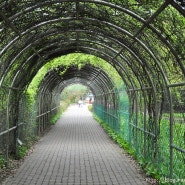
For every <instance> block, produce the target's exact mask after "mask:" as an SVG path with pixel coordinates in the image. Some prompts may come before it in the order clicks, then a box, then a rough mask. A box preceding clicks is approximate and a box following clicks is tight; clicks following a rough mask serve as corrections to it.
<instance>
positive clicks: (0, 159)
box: [0, 155, 6, 169]
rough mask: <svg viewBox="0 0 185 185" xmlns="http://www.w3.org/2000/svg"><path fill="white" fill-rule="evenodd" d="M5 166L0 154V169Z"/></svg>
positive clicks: (4, 160)
mask: <svg viewBox="0 0 185 185" xmlns="http://www.w3.org/2000/svg"><path fill="white" fill-rule="evenodd" d="M5 166H6V159H5V157H4V156H2V155H0V169H3V168H5Z"/></svg>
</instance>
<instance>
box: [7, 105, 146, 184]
mask: <svg viewBox="0 0 185 185" xmlns="http://www.w3.org/2000/svg"><path fill="white" fill-rule="evenodd" d="M4 184H6V185H34V184H37V185H113V184H114V185H141V184H142V185H146V184H147V183H146V182H145V181H144V178H143V177H142V176H141V174H139V171H137V170H136V169H135V168H134V167H133V165H132V162H131V160H130V159H129V158H128V157H127V156H125V155H124V154H123V152H122V150H121V149H120V148H119V146H118V145H116V144H115V143H114V142H113V141H112V140H111V139H110V138H109V137H108V136H107V135H106V134H105V132H104V131H103V129H102V128H101V126H99V124H98V123H97V122H96V121H94V120H93V118H92V115H91V113H89V112H88V111H87V108H86V107H82V108H79V107H78V106H77V105H73V106H70V107H69V108H68V110H67V111H66V112H65V113H64V114H63V116H62V117H61V118H60V120H59V121H58V122H57V124H56V125H55V126H54V127H53V128H52V129H51V130H50V131H49V132H48V133H47V134H46V135H45V136H44V137H43V138H42V139H41V140H40V141H39V142H38V143H37V144H36V146H35V149H34V152H33V153H32V154H31V155H30V156H29V157H27V158H26V159H25V161H24V163H23V164H22V165H21V167H20V168H19V169H18V170H17V172H16V173H15V175H14V177H9V178H8V179H7V180H6V181H5V183H4Z"/></svg>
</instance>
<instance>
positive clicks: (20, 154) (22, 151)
mask: <svg viewBox="0 0 185 185" xmlns="http://www.w3.org/2000/svg"><path fill="white" fill-rule="evenodd" d="M27 151H28V148H27V147H26V146H25V145H21V146H20V145H19V146H18V150H17V158H18V159H22V158H23V157H24V156H25V155H26V153H27Z"/></svg>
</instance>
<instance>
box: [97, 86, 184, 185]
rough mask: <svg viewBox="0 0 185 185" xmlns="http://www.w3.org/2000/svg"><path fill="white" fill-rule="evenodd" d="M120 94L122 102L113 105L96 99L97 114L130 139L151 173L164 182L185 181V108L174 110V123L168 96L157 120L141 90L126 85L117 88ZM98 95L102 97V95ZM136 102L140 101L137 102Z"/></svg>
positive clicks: (122, 135)
mask: <svg viewBox="0 0 185 185" xmlns="http://www.w3.org/2000/svg"><path fill="white" fill-rule="evenodd" d="M177 92H179V89H177ZM133 93H134V94H135V95H134V96H133ZM117 97H118V102H119V103H118V106H117V107H115V108H114V109H113V108H112V107H111V106H107V104H106V103H105V104H101V103H102V102H101V101H95V103H94V112H95V114H96V115H97V116H98V117H99V118H100V119H102V120H103V121H104V122H105V123H106V124H108V125H109V127H110V128H111V129H113V130H114V131H115V132H116V133H117V134H119V135H120V136H121V137H122V138H123V139H124V140H125V141H127V142H128V144H129V146H130V148H131V149H133V150H134V151H135V154H136V156H137V158H138V160H139V161H140V163H141V164H142V165H143V166H144V167H145V169H147V171H148V173H150V175H152V173H153V174H155V175H156V174H158V175H159V176H158V177H159V178H160V179H159V182H160V183H161V184H162V183H164V184H165V183H166V184H170V183H172V184H179V185H180V184H183V183H184V181H185V180H184V179H185V153H184V149H183V148H184V146H185V124H184V113H182V111H180V112H179V113H174V114H173V119H174V123H173V125H171V124H170V112H169V111H168V110H169V107H168V106H169V104H168V100H167V99H164V104H165V106H164V108H163V111H162V112H161V115H159V116H158V119H157V120H154V119H153V118H152V117H151V116H150V113H149V112H148V110H147V108H146V107H147V106H146V104H145V103H146V102H145V101H144V99H143V92H142V91H137V92H130V91H128V90H127V89H126V88H125V87H123V88H122V89H119V90H117ZM131 97H132V99H130V98H131ZM134 97H135V98H137V100H136V99H134ZM97 98H98V100H99V99H101V98H103V96H102V97H101V96H98V97H97ZM134 102H135V103H136V102H137V105H136V104H135V103H134ZM176 104H177V103H176ZM181 104H182V103H181ZM178 105H180V104H178ZM182 108H183V107H181V109H182ZM178 110H179V109H178ZM170 127H172V128H170ZM171 130H172V132H171ZM172 140H173V144H172V143H171V142H172ZM171 145H173V146H171ZM172 147H173V149H172Z"/></svg>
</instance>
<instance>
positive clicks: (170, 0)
mask: <svg viewBox="0 0 185 185" xmlns="http://www.w3.org/2000/svg"><path fill="white" fill-rule="evenodd" d="M65 2H75V1H70V0H68V1H67V0H66V1H65ZM79 2H92V3H96V4H97V3H98V4H103V5H106V6H109V7H116V9H119V10H121V9H122V10H123V8H121V7H120V6H117V5H114V4H111V3H109V2H104V1H100V0H95V1H92V0H91V1H88V0H84V1H78V2H77V3H79ZM168 5H172V6H173V7H175V8H176V9H178V10H179V11H180V12H181V13H182V14H183V15H184V11H182V9H180V7H179V6H178V8H177V6H176V4H174V1H173V0H166V1H165V2H164V4H163V6H161V8H160V9H158V11H157V12H156V13H155V14H154V15H153V16H152V17H150V19H148V20H144V19H142V18H141V17H139V16H137V15H135V14H133V13H132V12H130V11H128V10H127V9H125V10H124V11H127V14H128V15H132V17H134V18H135V19H138V20H139V21H140V22H142V23H143V26H142V27H141V28H140V30H139V31H138V32H137V33H136V34H135V35H130V36H131V38H133V40H135V42H137V43H138V44H139V46H140V47H141V48H143V49H144V50H146V52H147V53H148V54H149V55H150V56H151V58H153V61H154V62H155V63H156V64H157V65H158V67H159V69H160V71H161V74H162V76H163V80H164V85H165V88H166V89H167V92H168V98H169V101H170V104H171V113H172V114H173V111H172V97H171V93H170V87H171V86H172V85H173V84H169V82H168V79H167V77H166V75H165V72H164V71H163V69H162V68H161V67H160V63H159V61H158V60H157V59H156V58H155V55H154V54H153V53H152V52H151V51H150V49H149V48H148V47H147V46H146V45H145V44H144V43H143V42H142V41H141V40H140V39H139V34H140V33H141V32H142V31H143V30H144V28H149V29H151V30H152V32H153V33H154V34H155V35H157V36H158V38H159V40H160V41H162V42H163V43H164V44H165V45H166V46H167V48H168V49H169V50H170V51H171V53H172V54H173V55H174V56H175V57H176V60H177V62H178V65H179V66H180V67H181V70H182V72H183V74H185V70H184V66H183V64H182V62H181V61H180V59H179V57H178V55H177V53H176V52H175V50H174V49H173V46H171V45H170V43H168V42H167V41H165V39H164V37H162V36H161V35H160V34H159V32H158V31H157V30H156V29H155V28H153V27H152V26H151V23H152V21H153V20H154V19H155V17H156V16H158V15H159V14H160V12H161V11H163V10H164V9H165V8H166V7H167V6H168ZM1 8H2V6H1ZM28 11H29V10H28ZM23 13H24V12H22V14H23ZM1 17H3V16H2V15H1ZM78 18H79V17H78ZM4 20H5V22H7V24H8V25H9V27H10V28H11V29H12V30H13V32H15V35H16V34H17V35H18V36H17V37H16V38H13V40H12V41H11V42H10V43H9V45H6V46H5V48H3V50H2V52H1V53H2V54H3V52H5V51H6V49H8V48H9V46H10V44H11V43H16V39H17V40H18V39H20V38H21V37H22V36H24V35H23V34H24V33H19V31H17V30H16V28H15V26H14V25H13V24H12V22H11V21H10V22H9V20H8V19H6V17H4ZM105 24H107V25H111V26H112V25H113V24H111V23H108V22H105ZM112 28H113V27H111V29H112ZM114 29H115V30H118V26H116V24H115V25H114ZM109 31H110V30H109ZM128 33H129V34H130V32H128ZM25 35H26V34H25ZM77 39H78V38H77ZM133 43H134V42H133ZM129 47H130V48H131V46H129ZM10 48H11V47H10ZM32 49H33V52H34V55H36V56H37V57H38V58H39V60H38V61H40V60H42V57H40V55H39V53H38V52H37V51H36V50H35V49H34V48H32ZM86 49H87V47H86ZM23 50H24V49H22V51H23ZM104 52H105V50H104ZM100 53H102V51H100ZM121 55H122V51H120V54H119V55H117V54H116V55H115V56H114V57H113V59H114V58H118V57H121V58H122V56H121ZM1 56H2V55H1ZM109 57H110V56H109ZM141 59H142V57H141ZM117 60H118V59H117ZM112 61H115V60H112ZM40 65H41V64H40ZM6 74H8V71H7V73H6ZM140 77H141V76H139V77H138V78H140ZM139 80H141V79H139ZM0 82H1V83H0V86H1V85H2V82H3V81H2V79H1V81H0ZM141 84H142V83H141ZM135 90H136V89H135ZM172 114H171V117H170V122H171V133H172V123H173V117H172ZM171 143H172V141H171ZM171 149H172V147H171ZM171 152H172V150H171Z"/></svg>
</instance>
